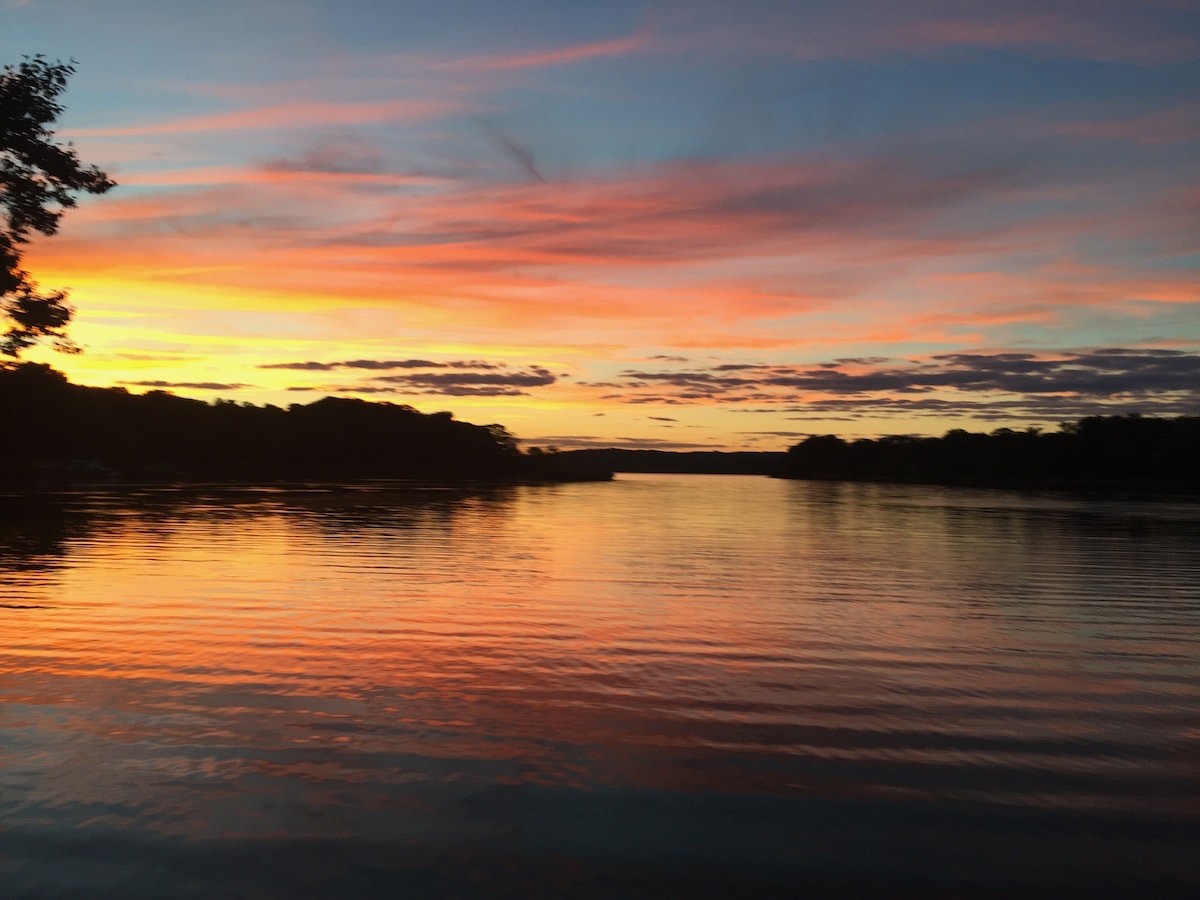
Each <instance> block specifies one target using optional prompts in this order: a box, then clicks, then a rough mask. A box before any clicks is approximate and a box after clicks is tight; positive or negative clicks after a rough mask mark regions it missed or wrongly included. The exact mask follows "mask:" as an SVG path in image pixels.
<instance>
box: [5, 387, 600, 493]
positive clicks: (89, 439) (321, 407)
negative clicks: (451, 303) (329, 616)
mask: <svg viewBox="0 0 1200 900" xmlns="http://www.w3.org/2000/svg"><path fill="white" fill-rule="evenodd" d="M0 416H2V417H3V421H4V425H5V436H4V440H3V441H0V481H3V482H4V483H7V484H8V485H10V486H16V487H30V488H34V487H41V486H56V485H59V484H72V483H84V482H123V483H147V482H152V483H165V482H197V481H255V482H265V481H305V480H331V481H340V480H354V479H367V478H437V479H451V480H460V479H465V480H484V481H504V480H521V479H533V480H537V479H553V480H565V479H567V478H584V477H591V478H600V477H605V476H606V475H608V473H596V472H577V471H575V470H574V469H568V468H566V467H559V468H558V469H556V470H555V471H554V472H552V473H551V472H548V471H547V469H546V467H545V466H544V465H543V464H542V463H541V461H540V460H539V459H538V458H536V457H531V456H529V455H526V454H522V453H521V452H520V451H519V450H518V448H517V442H516V439H515V438H514V437H513V436H512V435H511V434H509V432H508V431H507V430H506V429H504V428H503V427H502V426H500V425H472V424H470V423H468V422H460V421H458V420H456V419H455V418H454V417H453V415H452V414H451V413H448V412H438V413H432V414H424V413H420V412H417V411H416V410H414V409H413V408H411V407H409V406H401V405H397V404H392V403H372V402H368V401H365V400H356V399H348V398H334V397H326V398H324V399H322V400H318V401H316V402H315V403H310V404H307V405H300V404H293V405H291V406H289V407H288V408H287V409H283V408H281V407H277V406H270V405H268V406H255V405H252V404H245V403H235V402H233V401H226V400H218V401H216V402H214V403H205V402H203V401H201V400H191V399H187V398H184V397H178V396H175V395H174V394H169V393H166V392H163V391H151V392H149V393H146V394H140V395H138V394H130V393H128V392H127V391H125V390H124V389H122V388H94V387H85V386H82V385H76V384H71V383H70V382H68V381H67V379H66V377H65V376H64V375H63V374H62V373H60V372H58V371H56V370H54V369H52V368H50V367H49V366H45V365H38V364H32V363H25V364H21V365H9V366H3V367H0Z"/></svg>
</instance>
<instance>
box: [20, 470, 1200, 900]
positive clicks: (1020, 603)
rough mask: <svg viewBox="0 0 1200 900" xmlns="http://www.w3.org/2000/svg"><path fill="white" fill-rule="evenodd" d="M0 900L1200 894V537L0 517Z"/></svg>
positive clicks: (135, 502)
mask: <svg viewBox="0 0 1200 900" xmlns="http://www.w3.org/2000/svg"><path fill="white" fill-rule="evenodd" d="M0 635H2V640H0V896H4V897H56V898H58V897H70V898H74V897H80V898H82V897H88V898H91V897H122V898H125V897H129V898H138V897H247V898H252V897H289V898H291V897H326V896H328V897H347V898H351V897H376V896H381V897H392V896H404V895H407V896H464V897H470V896H531V895H554V894H559V895H573V896H664V895H666V896H703V895H711V896H735V895H741V896H749V895H764V894H771V893H774V894H777V895H791V894H794V895H801V896H802V895H805V894H808V895H813V896H821V895H825V894H830V893H838V892H841V893H844V894H845V895H847V896H864V895H865V894H864V892H868V891H869V892H870V893H871V894H873V895H877V896H888V895H898V894H904V893H912V894H921V895H938V894H944V895H960V894H961V895H963V896H986V895H995V896H1010V895H1020V896H1029V895H1047V896H1062V895H1065V894H1075V893H1078V894H1080V895H1086V896H1095V895H1099V894H1104V893H1111V894H1114V895H1140V896H1163V895H1168V894H1178V895H1180V896H1185V895H1187V894H1189V892H1196V891H1200V504H1196V503H1190V502H1181V501H1164V502H1135V501H1112V500H1082V499H1077V498H1071V497H1067V496H1058V495H1052V494H1041V495H1033V494H1029V495H1025V494H1016V493H1005V492H989V491H968V490H950V489H940V488H928V487H900V486H883V485H839V484H810V483H803V482H785V481H772V480H769V479H762V478H750V477H718V476H711V477H710V476H661V475H653V476H652V475H642V476H633V475H630V476H621V477H620V478H619V479H618V480H617V481H615V482H612V483H601V484H580V485H565V486H530V487H514V488H504V489H491V490H477V491H469V490H462V489H448V488H436V487H415V486H410V487H406V488H395V487H391V488H383V487H379V488H357V489H340V490H316V489H314V490H307V491H275V490H236V491H222V492H204V491H189V492H171V491H156V492H145V493H140V494H129V493H125V494H106V493H93V494H79V495H73V496H67V497H62V498H59V499H58V500H57V501H56V502H54V503H47V502H45V501H39V502H33V501H30V500H22V499H20V498H16V497H4V498H0Z"/></svg>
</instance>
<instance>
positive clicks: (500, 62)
mask: <svg viewBox="0 0 1200 900" xmlns="http://www.w3.org/2000/svg"><path fill="white" fill-rule="evenodd" d="M651 39H652V34H651V32H650V30H649V29H643V30H641V31H638V32H635V33H633V34H631V35H628V36H626V37H621V38H614V39H612V40H607V41H592V42H589V43H586V44H575V45H573V46H570V47H562V48H559V49H557V50H545V51H541V52H532V53H517V54H511V55H488V56H470V57H466V58H465V59H458V60H451V61H448V62H443V63H435V64H434V65H433V68H435V69H461V70H466V71H473V72H503V71H513V70H519V69H542V68H546V67H548V66H561V65H567V64H570V63H576V62H582V61H584V60H590V59H599V58H605V57H613V56H626V55H628V54H630V53H636V52H638V51H640V50H644V49H646V48H647V46H648V45H649V44H650V41H651Z"/></svg>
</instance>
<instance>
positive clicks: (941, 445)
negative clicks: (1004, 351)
mask: <svg viewBox="0 0 1200 900" xmlns="http://www.w3.org/2000/svg"><path fill="white" fill-rule="evenodd" d="M779 474H780V475H781V476H782V477H785V478H805V479H817V480H836V481H894V482H914V483H927V484H952V485H953V484H961V485H976V486H989V487H1063V488H1085V489H1093V488H1094V489H1106V488H1118V489H1130V490H1152V491H1172V492H1174V491H1183V492H1200V416H1181V417H1179V418H1173V419H1160V418H1151V417H1142V416H1138V415H1127V416H1092V417H1089V418H1086V419H1080V420H1079V421H1077V422H1072V423H1067V424H1064V425H1061V426H1060V427H1059V430H1058V431H1053V432H1043V431H1040V430H1038V429H1035V428H1030V429H1027V430H1024V431H1014V430H1012V429H1009V428H1000V429H998V430H996V431H993V432H991V433H990V434H980V433H974V432H968V431H965V430H963V429H954V430H953V431H949V432H947V433H946V434H945V435H943V436H942V437H910V436H904V435H893V436H890V437H884V438H879V439H878V440H870V439H866V438H863V439H860V440H855V441H845V440H843V439H842V438H839V437H836V436H834V435H820V436H813V437H810V438H808V439H807V440H805V441H803V442H802V443H799V444H797V445H795V446H794V447H792V448H791V449H790V450H789V451H788V453H787V457H786V461H785V463H784V466H783V468H782V470H781V471H780V473H779Z"/></svg>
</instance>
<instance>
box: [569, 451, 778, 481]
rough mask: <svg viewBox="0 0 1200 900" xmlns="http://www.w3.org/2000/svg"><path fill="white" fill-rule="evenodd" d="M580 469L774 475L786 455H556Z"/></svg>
mask: <svg viewBox="0 0 1200 900" xmlns="http://www.w3.org/2000/svg"><path fill="white" fill-rule="evenodd" d="M557 455H558V456H559V457H560V458H561V459H563V460H564V461H566V462H567V463H569V464H571V465H575V466H578V467H580V468H584V469H587V468H597V469H602V470H605V471H610V472H668V473H675V472H678V473H685V474H696V475H699V474H705V475H774V474H775V473H777V472H778V471H779V470H780V467H781V466H782V465H783V462H784V460H785V459H786V456H787V454H785V453H783V452H782V451H773V452H771V451H758V450H739V451H733V452H725V451H721V450H691V451H684V452H680V451H673V450H618V449H615V448H608V449H603V450H600V449H597V450H566V451H563V452H561V453H559V454H557Z"/></svg>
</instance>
